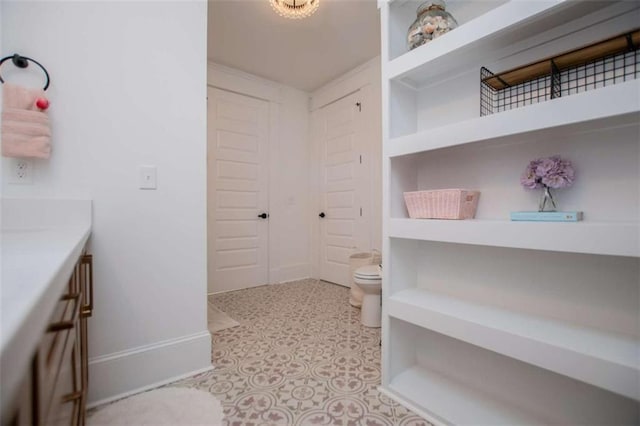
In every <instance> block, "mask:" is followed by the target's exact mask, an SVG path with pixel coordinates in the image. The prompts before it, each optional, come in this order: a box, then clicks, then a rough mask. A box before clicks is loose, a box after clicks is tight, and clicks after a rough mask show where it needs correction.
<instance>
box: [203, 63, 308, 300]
mask: <svg viewBox="0 0 640 426" xmlns="http://www.w3.org/2000/svg"><path fill="white" fill-rule="evenodd" d="M208 84H209V85H210V86H212V87H217V88H219V89H223V90H229V91H232V92H236V93H240V94H243V95H247V96H251V97H254V98H258V99H263V100H266V101H268V102H269V115H270V119H269V120H270V127H271V129H270V140H269V151H270V152H269V162H270V167H269V282H270V283H278V282H286V281H292V280H296V279H300V278H307V277H309V276H310V274H311V272H310V262H311V257H310V256H311V255H310V250H311V246H310V226H311V223H312V222H311V219H312V218H313V217H314V213H313V212H311V210H310V203H311V197H310V194H309V173H308V170H309V167H310V161H311V159H310V157H309V155H310V154H309V143H308V128H309V94H308V93H306V92H303V91H301V90H298V89H294V88H292V87H288V86H284V85H282V84H279V83H276V82H273V81H269V80H265V79H263V78H260V77H257V76H254V75H252V74H247V73H244V72H242V71H239V70H236V69H233V68H229V67H225V66H222V65H219V64H214V63H210V64H209V72H208ZM314 211H315V210H314ZM209 291H210V292H212V291H213V288H211V286H210V288H209Z"/></svg>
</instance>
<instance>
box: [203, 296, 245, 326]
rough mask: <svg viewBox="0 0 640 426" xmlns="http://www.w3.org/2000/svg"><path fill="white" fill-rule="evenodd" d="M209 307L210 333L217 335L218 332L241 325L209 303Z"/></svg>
mask: <svg viewBox="0 0 640 426" xmlns="http://www.w3.org/2000/svg"><path fill="white" fill-rule="evenodd" d="M208 306H209V309H208V310H207V322H208V326H209V331H210V332H212V333H215V332H216V331H220V330H224V329H226V328H231V327H236V326H238V325H240V323H239V322H238V321H236V320H234V319H233V318H231V317H230V316H229V315H227V314H225V313H224V312H222V311H221V310H220V309H218V308H216V307H215V306H213V305H212V304H211V303H209V304H208Z"/></svg>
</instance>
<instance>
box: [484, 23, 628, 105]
mask: <svg viewBox="0 0 640 426" xmlns="http://www.w3.org/2000/svg"><path fill="white" fill-rule="evenodd" d="M639 46H640V30H635V31H633V32H629V33H625V34H621V35H618V36H616V37H612V38H610V39H607V40H604V41H601V42H598V43H595V44H591V45H589V46H584V47H581V48H579V49H576V50H572V51H570V52H566V53H563V54H560V55H557V56H554V57H551V58H547V59H543V60H541V61H538V62H535V63H532V64H529V65H525V66H522V67H518V68H514V69H512V70H509V71H505V72H502V73H499V74H494V73H492V72H491V71H489V70H488V69H487V68H485V67H482V69H481V70H480V116H485V115H490V114H494V113H497V112H502V111H508V110H511V109H514V108H520V107H523V106H527V105H531V104H536V103H540V102H544V101H548V100H550V99H555V98H559V97H562V96H570V95H574V94H576V93H581V92H586V91H588V90H594V89H598V88H601V87H605V86H611V85H613V84H618V83H622V82H625V81H629V80H634V79H637V78H638V77H640V63H639V62H640V54H639V49H638V47H639Z"/></svg>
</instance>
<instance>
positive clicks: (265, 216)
mask: <svg viewBox="0 0 640 426" xmlns="http://www.w3.org/2000/svg"><path fill="white" fill-rule="evenodd" d="M258 217H260V218H262V219H266V218H268V217H269V214H268V213H262V214H259V215H258Z"/></svg>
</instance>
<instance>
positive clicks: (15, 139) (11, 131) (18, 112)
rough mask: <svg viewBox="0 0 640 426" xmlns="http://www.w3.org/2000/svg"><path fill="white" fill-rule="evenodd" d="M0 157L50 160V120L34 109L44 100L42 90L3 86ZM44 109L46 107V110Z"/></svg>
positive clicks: (10, 85) (37, 109)
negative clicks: (38, 100) (38, 101)
mask: <svg viewBox="0 0 640 426" xmlns="http://www.w3.org/2000/svg"><path fill="white" fill-rule="evenodd" d="M2 87H3V93H2V132H1V134H2V155H3V156H5V157H20V158H49V154H50V153H51V129H50V127H49V117H48V116H47V114H46V113H45V112H44V111H41V110H40V109H39V108H38V107H37V106H36V100H37V99H40V98H42V99H46V96H45V94H44V90H42V89H28V88H25V87H20V86H16V85H13V84H9V83H5V84H3V85H2ZM45 108H46V107H45Z"/></svg>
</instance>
